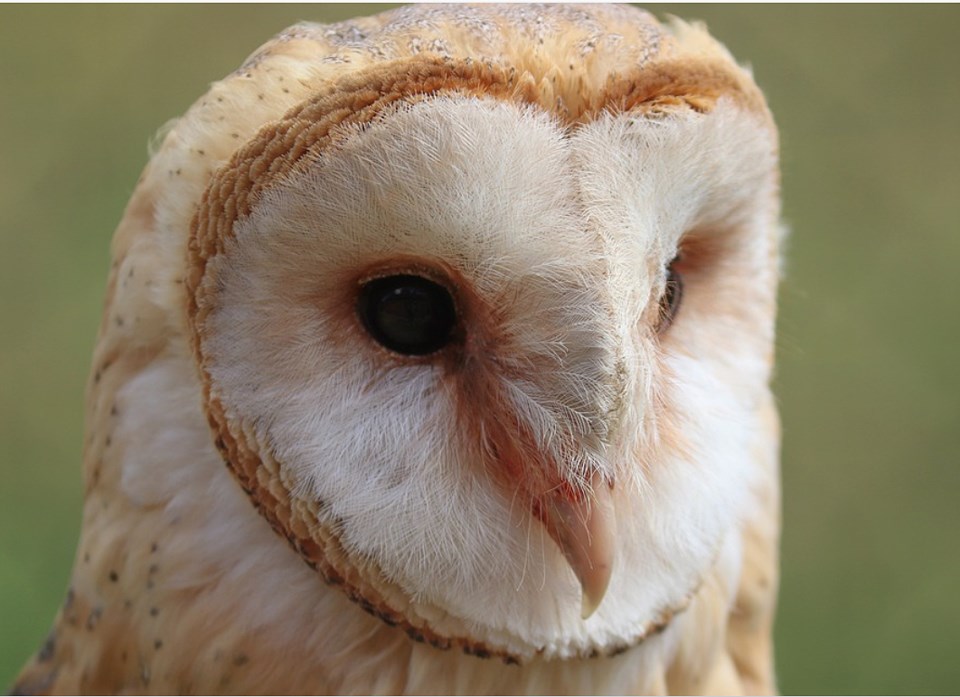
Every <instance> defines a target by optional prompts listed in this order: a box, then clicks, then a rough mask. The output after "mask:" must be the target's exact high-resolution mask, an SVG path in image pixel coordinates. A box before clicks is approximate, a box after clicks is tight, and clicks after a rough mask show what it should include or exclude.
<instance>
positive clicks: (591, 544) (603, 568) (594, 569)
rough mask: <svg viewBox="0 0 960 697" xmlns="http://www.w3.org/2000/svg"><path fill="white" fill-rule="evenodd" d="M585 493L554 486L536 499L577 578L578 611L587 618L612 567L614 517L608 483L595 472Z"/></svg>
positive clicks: (604, 588)
mask: <svg viewBox="0 0 960 697" xmlns="http://www.w3.org/2000/svg"><path fill="white" fill-rule="evenodd" d="M591 484H592V488H591V492H590V494H588V495H584V496H579V497H578V496H571V495H570V494H569V491H568V490H556V491H553V492H551V493H549V494H547V495H546V496H544V497H543V498H542V499H540V501H539V504H540V505H539V507H538V513H539V517H540V520H541V521H542V522H543V525H544V527H545V528H546V529H547V533H548V534H549V535H550V537H551V538H553V541H554V542H556V543H557V546H558V547H559V548H560V551H561V552H563V556H564V558H565V559H566V560H567V563H568V564H570V568H571V569H573V573H574V574H575V575H576V577H577V580H578V581H580V589H581V596H580V598H581V605H580V614H581V617H583V619H587V618H588V617H590V615H592V614H593V613H594V611H595V610H596V609H597V608H598V607H599V606H600V602H601V601H602V600H603V596H604V595H605V594H606V592H607V585H608V584H609V583H610V574H611V572H612V571H613V559H614V550H615V546H614V542H615V538H616V519H615V517H614V510H613V492H612V489H611V486H610V485H609V484H608V483H607V482H606V480H604V479H603V477H601V476H600V475H594V477H593V481H592V482H591Z"/></svg>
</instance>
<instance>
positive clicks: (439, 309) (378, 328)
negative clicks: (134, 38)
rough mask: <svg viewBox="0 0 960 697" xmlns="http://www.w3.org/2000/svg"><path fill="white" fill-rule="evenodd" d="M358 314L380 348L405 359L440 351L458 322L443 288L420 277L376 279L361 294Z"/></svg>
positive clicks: (407, 276) (366, 285)
mask: <svg viewBox="0 0 960 697" xmlns="http://www.w3.org/2000/svg"><path fill="white" fill-rule="evenodd" d="M357 313H358V314H359V315H360V319H361V321H362V322H363V326H364V327H365V328H366V330H367V331H368V332H369V333H370V336H372V337H373V338H374V339H376V341H377V342H378V343H379V344H381V345H382V346H384V347H386V348H388V349H390V350H391V351H395V352H396V353H402V354H404V355H406V356H423V355H426V354H428V353H433V352H434V351H438V350H439V349H441V348H443V347H444V346H445V345H446V344H447V343H448V342H449V341H450V338H451V335H452V333H453V327H454V325H455V324H456V321H457V313H456V308H455V307H454V304H453V298H451V297H450V293H449V292H448V291H447V289H446V288H444V287H443V286H441V285H440V284H439V283H434V282H433V281H430V280H428V279H426V278H423V277H421V276H413V275H407V274H403V275H397V276H387V277H385V278H376V279H374V280H372V281H370V282H369V283H367V284H365V285H364V286H363V288H362V289H361V290H360V297H359V299H358V302H357Z"/></svg>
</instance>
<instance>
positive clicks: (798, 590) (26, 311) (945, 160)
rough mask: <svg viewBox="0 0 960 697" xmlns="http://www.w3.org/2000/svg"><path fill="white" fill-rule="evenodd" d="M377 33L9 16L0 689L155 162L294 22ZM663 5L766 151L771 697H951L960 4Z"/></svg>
mask: <svg viewBox="0 0 960 697" xmlns="http://www.w3.org/2000/svg"><path fill="white" fill-rule="evenodd" d="M379 9H381V7H379V6H375V5H364V6H319V7H311V6H306V5H301V6H283V5H273V6H251V5H244V6H233V7H231V6H223V5H221V6H185V5H178V6H132V7H131V6H98V7H97V6H69V7H64V6H59V7H57V6H9V5H8V6H3V7H0V284H2V285H0V327H2V328H3V329H2V332H3V333H2V338H0V687H3V686H4V685H9V684H10V683H11V681H12V679H13V676H14V675H15V673H16V671H17V669H18V667H19V666H20V665H21V664H22V663H23V661H24V660H25V659H26V658H27V656H28V655H29V654H30V653H31V652H32V651H33V650H34V649H35V648H37V647H38V646H39V644H40V643H41V640H42V638H43V637H44V635H45V634H46V631H47V628H48V626H49V623H50V621H51V619H52V618H53V616H54V614H55V612H56V609H57V607H58V605H59V603H60V601H61V598H62V595H63V592H64V590H65V588H66V585H67V579H68V575H69V571H70V567H71V564H72V558H73V550H74V545H75V543H76V538H77V533H78V526H79V517H80V505H81V484H80V465H79V463H80V452H81V441H82V438H81V433H82V393H83V386H84V382H85V379H86V373H87V369H88V361H89V357H90V353H91V349H92V346H93V339H94V335H95V331H96V327H97V324H98V321H99V315H100V308H101V297H102V294H103V290H104V287H105V282H106V274H107V270H108V266H109V257H108V245H109V241H110V237H111V235H112V232H113V229H114V227H115V225H116V223H117V221H118V220H119V218H120V215H121V212H122V210H123V206H124V204H125V202H126V200H127V198H128V197H129V195H130V193H131V191H132V189H133V186H134V183H135V182H136V179H137V176H138V173H139V170H140V169H141V168H142V167H143V165H144V163H145V161H146V157H147V150H146V144H147V142H148V140H149V139H150V137H151V135H152V134H153V133H154V132H155V131H156V130H157V129H158V128H159V127H160V126H161V125H162V124H163V123H164V122H165V121H167V120H168V119H169V118H171V117H174V116H176V115H178V114H180V113H182V112H183V111H184V110H185V109H186V108H187V107H188V106H189V105H190V103H191V102H192V101H193V100H194V99H195V98H197V97H199V96H200V94H201V93H202V92H203V91H204V89H205V88H206V85H207V84H208V83H209V82H211V81H213V80H215V79H218V78H220V77H221V76H223V75H224V74H226V73H227V72H229V71H230V70H232V69H233V68H235V67H236V66H237V65H238V64H239V63H240V62H241V61H242V60H243V59H244V58H245V57H246V56H247V55H248V54H249V53H250V52H251V51H252V50H253V49H254V48H256V47H257V46H258V45H259V44H260V43H262V42H263V41H265V40H266V39H267V38H268V37H269V36H271V35H272V34H274V33H276V32H277V31H279V30H281V29H282V28H284V27H285V26H287V25H289V24H291V23H293V22H294V21H297V20H300V19H310V20H318V21H330V20H334V19H341V18H346V17H349V16H352V15H354V14H372V13H374V12H376V11H378V10H379ZM652 9H653V10H654V11H655V12H656V13H657V14H659V15H661V16H663V15H664V14H666V13H672V14H676V15H679V16H681V17H685V18H699V19H704V20H706V21H707V23H708V25H709V26H710V29H711V31H712V33H713V34H714V35H715V36H717V37H719V38H720V39H721V40H722V41H724V42H725V43H726V44H727V45H728V46H729V48H730V49H731V50H732V51H733V53H734V54H735V55H736V56H737V57H738V58H739V59H740V60H741V61H744V62H749V63H751V64H752V65H753V66H754V68H755V74H756V77H757V80H758V81H759V83H760V85H761V86H762V87H763V88H764V89H765V91H766V93H767V95H768V98H769V101H770V103H771V105H772V108H773V111H774V114H775V115H776V117H777V120H778V122H779V124H780V127H781V131H782V146H783V172H784V179H783V182H784V196H785V199H784V200H785V210H784V215H785V219H786V221H787V223H788V224H789V226H790V227H791V228H792V236H791V237H790V240H789V250H788V251H789V255H788V261H787V276H786V280H785V282H784V285H783V287H782V292H781V315H780V330H779V367H778V371H777V378H776V388H777V394H778V397H779V401H780V404H781V408H782V414H783V421H784V445H783V479H784V490H785V496H784V524H785V532H784V538H783V581H782V589H781V596H780V611H779V618H778V623H777V663H778V670H779V675H780V687H781V689H782V690H783V691H784V692H787V693H796V692H803V693H824V692H826V693H864V692H866V693H877V694H884V693H891V692H893V693H897V692H900V693H918V692H919V693H943V692H954V693H955V692H957V691H958V690H960V660H958V659H957V652H958V649H960V543H958V542H960V466H958V465H960V462H958V452H960V354H958V348H957V345H958V340H960V303H958V300H960V234H958V233H960V77H958V68H960V61H958V58H957V56H958V53H957V44H956V42H957V37H958V36H960V8H958V7H956V6H942V5H941V6H889V5H886V6H863V5H858V6H822V5H820V6H783V5H781V6H756V5H750V6H719V5H708V6H697V5H685V6H684V5H681V6H674V5H669V6H668V5H658V6H654V7H653V8H652Z"/></svg>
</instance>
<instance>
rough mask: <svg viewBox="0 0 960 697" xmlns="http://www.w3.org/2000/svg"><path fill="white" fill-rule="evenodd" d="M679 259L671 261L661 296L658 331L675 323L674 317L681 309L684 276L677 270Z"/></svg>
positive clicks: (664, 329) (662, 330)
mask: <svg viewBox="0 0 960 697" xmlns="http://www.w3.org/2000/svg"><path fill="white" fill-rule="evenodd" d="M676 262H677V260H676V259H674V260H673V261H672V262H670V267H669V268H668V269H667V283H666V287H665V288H664V290H663V295H662V296H661V297H660V319H659V321H658V324H657V331H658V332H665V331H666V330H667V328H668V327H669V326H670V325H671V324H673V319H674V317H676V315H677V310H679V309H680V301H681V300H682V299H683V278H682V277H681V276H680V273H679V272H678V271H677V270H676V268H674V267H675V265H676Z"/></svg>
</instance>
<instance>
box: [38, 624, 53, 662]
mask: <svg viewBox="0 0 960 697" xmlns="http://www.w3.org/2000/svg"><path fill="white" fill-rule="evenodd" d="M56 652H57V631H56V630H53V631H51V632H50V634H48V635H47V640H46V641H44V642H43V646H41V647H40V651H39V653H37V660H38V661H39V662H40V663H46V662H47V661H49V660H50V659H51V658H53V654H55V653H56Z"/></svg>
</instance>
